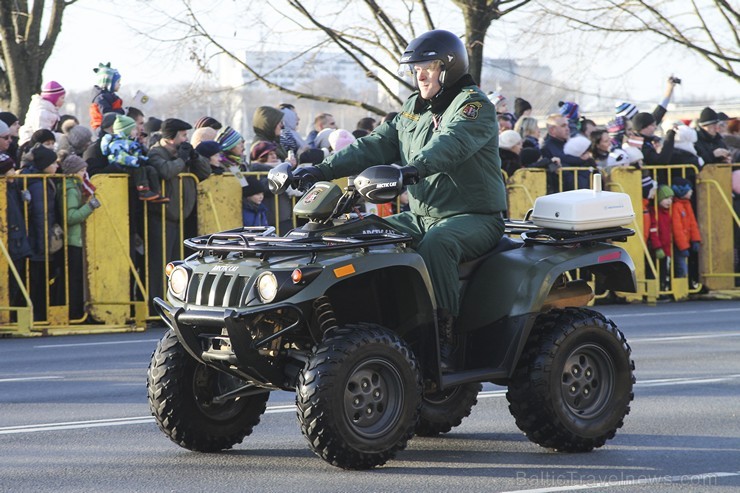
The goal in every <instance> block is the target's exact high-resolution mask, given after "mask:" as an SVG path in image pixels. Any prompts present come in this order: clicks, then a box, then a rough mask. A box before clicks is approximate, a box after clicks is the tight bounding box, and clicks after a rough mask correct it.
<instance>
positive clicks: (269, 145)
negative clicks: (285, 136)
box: [249, 140, 277, 161]
mask: <svg viewBox="0 0 740 493" xmlns="http://www.w3.org/2000/svg"><path fill="white" fill-rule="evenodd" d="M275 149H277V145H276V144H275V143H274V142H269V141H267V140H260V141H259V142H255V143H254V144H253V145H252V148H251V149H250V151H249V160H250V161H258V160H259V159H260V158H262V157H264V156H267V155H268V154H269V153H270V152H273V151H274V150H275Z"/></svg>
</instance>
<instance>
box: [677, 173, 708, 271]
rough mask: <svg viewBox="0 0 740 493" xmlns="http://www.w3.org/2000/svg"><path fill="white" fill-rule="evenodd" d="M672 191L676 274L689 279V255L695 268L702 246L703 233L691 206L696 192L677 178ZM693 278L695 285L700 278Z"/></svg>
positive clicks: (685, 180)
mask: <svg viewBox="0 0 740 493" xmlns="http://www.w3.org/2000/svg"><path fill="white" fill-rule="evenodd" d="M671 189H672V190H673V193H674V194H675V198H674V199H673V212H672V217H673V243H674V245H675V247H676V255H675V257H676V260H675V262H674V265H675V272H676V277H677V278H678V277H687V276H688V275H689V265H688V264H689V255H692V257H693V258H692V259H691V264H693V266H695V265H696V261H697V255H698V253H699V248H700V246H701V233H699V225H698V224H697V223H696V216H694V208H693V207H692V206H691V195H692V194H693V193H694V191H693V190H692V189H691V183H689V181H688V180H687V179H685V178H675V179H674V180H673V185H672V186H671ZM693 270H695V269H692V271H693ZM692 274H693V272H692ZM697 274H698V272H697ZM692 277H693V279H691V282H692V284H693V283H695V282H696V281H697V279H696V277H698V276H696V277H695V276H692Z"/></svg>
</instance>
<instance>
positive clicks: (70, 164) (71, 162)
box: [60, 154, 87, 175]
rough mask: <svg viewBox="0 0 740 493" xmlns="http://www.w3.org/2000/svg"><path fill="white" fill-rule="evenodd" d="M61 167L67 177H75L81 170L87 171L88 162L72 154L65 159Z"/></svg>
mask: <svg viewBox="0 0 740 493" xmlns="http://www.w3.org/2000/svg"><path fill="white" fill-rule="evenodd" d="M60 167H61V168H62V173H64V174H65V175H73V174H75V173H77V172H78V171H80V170H83V169H87V162H86V161H85V160H84V159H82V158H81V157H80V156H78V155H77V154H70V155H69V156H67V157H66V158H64V161H62V163H61V165H60Z"/></svg>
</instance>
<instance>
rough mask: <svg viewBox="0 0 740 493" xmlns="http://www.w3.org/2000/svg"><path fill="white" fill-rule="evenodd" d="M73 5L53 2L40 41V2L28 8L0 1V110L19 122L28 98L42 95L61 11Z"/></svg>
mask: <svg viewBox="0 0 740 493" xmlns="http://www.w3.org/2000/svg"><path fill="white" fill-rule="evenodd" d="M75 1H76V0H52V9H51V14H50V17H49V25H48V26H47V27H46V32H45V33H44V34H45V37H44V39H43V40H42V38H41V32H42V31H41V29H42V27H43V26H42V23H41V18H42V15H43V12H44V4H45V2H44V1H43V0H36V1H34V2H33V4H32V6H30V7H29V6H28V3H27V2H19V1H17V0H0V40H1V41H0V48H1V49H0V61H2V67H0V107H3V108H8V110H9V111H11V112H12V113H14V114H15V115H16V116H17V117H18V118H19V119H20V120H21V122H23V120H24V119H25V116H26V111H27V110H28V105H29V103H30V102H31V96H32V95H33V94H36V93H38V92H40V91H41V82H42V80H41V74H42V73H43V71H44V66H45V65H46V61H47V60H48V59H49V56H51V53H52V50H53V48H54V44H55V43H56V40H57V36H58V35H59V32H60V31H61V30H62V15H63V14H64V9H65V8H66V7H67V6H69V5H71V4H72V3H74V2H75ZM62 83H63V81H62Z"/></svg>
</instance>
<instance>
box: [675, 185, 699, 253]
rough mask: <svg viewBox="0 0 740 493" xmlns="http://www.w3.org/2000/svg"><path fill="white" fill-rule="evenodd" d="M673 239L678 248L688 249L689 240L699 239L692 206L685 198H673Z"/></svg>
mask: <svg viewBox="0 0 740 493" xmlns="http://www.w3.org/2000/svg"><path fill="white" fill-rule="evenodd" d="M673 241H674V242H675V243H676V249H678V250H688V248H689V247H690V246H691V242H693V241H701V234H700V233H699V225H698V224H697V223H696V217H695V216H694V208H693V207H692V206H691V201H689V200H687V199H679V198H675V199H673Z"/></svg>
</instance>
